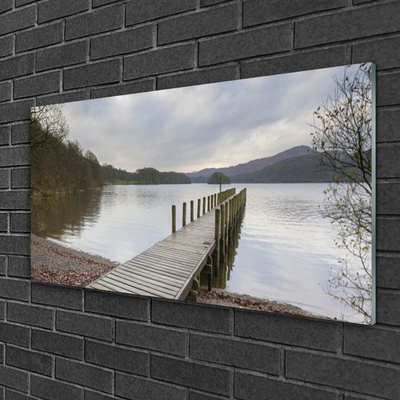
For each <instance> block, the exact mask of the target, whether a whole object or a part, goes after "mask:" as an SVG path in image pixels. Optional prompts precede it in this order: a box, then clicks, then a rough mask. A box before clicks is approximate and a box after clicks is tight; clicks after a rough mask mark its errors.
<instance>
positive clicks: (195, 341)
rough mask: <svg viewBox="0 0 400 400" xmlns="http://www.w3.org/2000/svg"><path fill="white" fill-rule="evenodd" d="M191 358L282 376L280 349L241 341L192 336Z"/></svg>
mask: <svg viewBox="0 0 400 400" xmlns="http://www.w3.org/2000/svg"><path fill="white" fill-rule="evenodd" d="M190 358H191V359H195V360H201V361H209V362H212V363H217V364H225V365H229V366H233V367H236V368H243V369H248V370H254V371H260V372H265V373H267V374H272V375H279V374H280V370H281V367H280V363H281V357H280V349H279V348H277V347H272V346H266V345H260V344H254V343H247V342H244V341H240V340H232V339H223V338H218V337H214V336H205V335H198V334H190Z"/></svg>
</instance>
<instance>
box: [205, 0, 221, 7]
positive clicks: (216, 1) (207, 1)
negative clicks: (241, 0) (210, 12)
mask: <svg viewBox="0 0 400 400" xmlns="http://www.w3.org/2000/svg"><path fill="white" fill-rule="evenodd" d="M224 1H226V0H200V7H207V6H213V5H214V4H219V3H223V2H224Z"/></svg>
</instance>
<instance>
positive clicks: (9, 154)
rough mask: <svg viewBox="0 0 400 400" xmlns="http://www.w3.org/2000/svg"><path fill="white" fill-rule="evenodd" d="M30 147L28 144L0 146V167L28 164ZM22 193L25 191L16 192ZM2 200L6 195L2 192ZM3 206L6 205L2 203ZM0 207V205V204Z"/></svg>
mask: <svg viewBox="0 0 400 400" xmlns="http://www.w3.org/2000/svg"><path fill="white" fill-rule="evenodd" d="M29 149H30V147H28V146H9V147H2V148H0V167H12V166H19V165H29V164H30V152H29ZM22 193H25V192H18V195H16V196H20V195H21V194H22ZM3 196H4V201H7V200H6V197H7V196H6V195H5V194H3ZM12 196H13V195H12V194H10V195H9V196H8V197H12ZM3 207H4V208H5V207H6V205H3ZM0 208H1V206H0Z"/></svg>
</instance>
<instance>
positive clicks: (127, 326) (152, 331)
mask: <svg viewBox="0 0 400 400" xmlns="http://www.w3.org/2000/svg"><path fill="white" fill-rule="evenodd" d="M115 336H116V337H115V342H116V343H120V344H125V345H128V346H134V347H140V348H144V349H149V350H156V351H160V352H163V353H169V354H176V355H180V356H185V355H186V341H187V334H186V333H185V332H180V331H175V330H172V329H164V328H158V327H156V326H154V325H144V324H138V323H134V322H123V321H117V325H116V335H115Z"/></svg>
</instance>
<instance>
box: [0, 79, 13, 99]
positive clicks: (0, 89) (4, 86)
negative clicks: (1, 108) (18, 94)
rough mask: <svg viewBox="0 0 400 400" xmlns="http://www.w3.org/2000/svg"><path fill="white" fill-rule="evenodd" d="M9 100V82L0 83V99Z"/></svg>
mask: <svg viewBox="0 0 400 400" xmlns="http://www.w3.org/2000/svg"><path fill="white" fill-rule="evenodd" d="M8 100H11V82H2V83H0V101H8Z"/></svg>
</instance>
